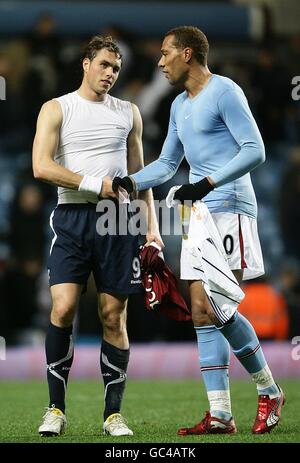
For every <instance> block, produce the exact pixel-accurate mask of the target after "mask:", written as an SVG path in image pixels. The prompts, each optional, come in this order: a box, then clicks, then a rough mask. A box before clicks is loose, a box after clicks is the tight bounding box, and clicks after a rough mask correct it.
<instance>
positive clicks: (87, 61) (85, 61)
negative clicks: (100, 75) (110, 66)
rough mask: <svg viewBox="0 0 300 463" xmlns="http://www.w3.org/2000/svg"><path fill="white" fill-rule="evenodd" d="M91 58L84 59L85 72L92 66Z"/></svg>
mask: <svg viewBox="0 0 300 463" xmlns="http://www.w3.org/2000/svg"><path fill="white" fill-rule="evenodd" d="M90 63H91V62H90V60H89V58H84V59H83V61H82V67H83V71H84V72H87V71H88V70H89V67H90Z"/></svg>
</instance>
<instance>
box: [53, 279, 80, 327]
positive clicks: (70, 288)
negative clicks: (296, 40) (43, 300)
mask: <svg viewBox="0 0 300 463" xmlns="http://www.w3.org/2000/svg"><path fill="white" fill-rule="evenodd" d="M82 288H83V285H79V284H77V283H60V284H57V285H53V286H51V287H50V294H51V298H52V312H51V321H53V322H54V323H55V322H57V321H59V320H60V321H69V322H72V320H73V318H74V315H75V312H76V309H77V307H78V303H79V299H80V296H81V293H82ZM55 324H57V323H55Z"/></svg>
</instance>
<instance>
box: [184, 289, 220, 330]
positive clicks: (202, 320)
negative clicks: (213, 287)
mask: <svg viewBox="0 0 300 463" xmlns="http://www.w3.org/2000/svg"><path fill="white" fill-rule="evenodd" d="M188 283H189V288H190V297H191V306H192V318H193V323H194V326H208V325H212V324H214V322H215V320H214V314H213V311H212V309H211V306H210V304H209V301H208V299H207V296H206V293H205V290H204V288H203V285H202V282H201V281H200V280H189V282H188Z"/></svg>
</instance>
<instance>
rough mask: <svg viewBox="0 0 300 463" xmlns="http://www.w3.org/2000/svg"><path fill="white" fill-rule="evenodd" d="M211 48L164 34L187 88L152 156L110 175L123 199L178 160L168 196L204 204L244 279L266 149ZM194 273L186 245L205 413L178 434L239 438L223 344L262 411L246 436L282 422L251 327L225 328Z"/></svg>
mask: <svg viewBox="0 0 300 463" xmlns="http://www.w3.org/2000/svg"><path fill="white" fill-rule="evenodd" d="M208 49H209V46H208V41H207V38H206V36H205V35H204V34H203V32H202V31H200V30H199V29H198V28H195V27H192V26H183V27H178V28H176V29H172V30H171V31H169V32H168V33H167V34H166V36H165V39H164V41H163V44H162V49H161V53H162V57H161V59H160V61H159V63H158V64H159V66H160V67H161V69H162V71H163V72H164V73H165V75H166V77H167V79H168V80H169V82H170V83H171V84H172V85H174V84H181V85H182V86H183V87H184V88H185V91H184V92H183V93H181V94H180V95H178V96H177V98H175V100H174V102H173V104H172V107H171V115H170V123H169V129H168V134H167V137H166V140H165V142H164V145H163V148H162V152H161V154H160V156H159V158H158V159H157V160H156V161H154V162H152V163H151V164H149V165H148V166H146V167H145V168H144V169H142V170H141V171H139V172H137V173H135V174H134V175H131V176H130V177H124V178H123V179H121V178H118V177H117V178H115V179H114V181H113V189H114V191H117V190H118V188H119V187H122V188H125V189H126V190H127V191H128V192H129V193H130V192H132V191H133V190H134V189H135V190H143V189H146V188H151V187H154V186H157V185H159V184H161V183H163V182H166V181H167V180H169V179H170V178H171V177H173V175H174V174H175V173H176V170H177V169H178V166H179V165H180V163H181V161H182V159H183V157H184V156H185V157H186V159H187V162H188V163H189V166H190V175H189V181H190V183H189V184H188V185H183V186H181V188H179V189H178V190H177V191H176V193H175V196H174V199H178V200H179V201H180V202H184V201H185V200H191V201H197V200H200V199H202V198H204V201H205V203H206V204H207V206H208V208H209V210H210V212H211V213H212V217H213V219H214V221H215V223H216V226H217V228H218V230H219V233H220V236H221V238H222V240H223V242H224V243H225V240H226V237H228V236H230V237H231V240H230V241H231V245H230V248H229V249H226V251H227V254H229V265H230V267H231V269H232V270H233V272H234V274H235V276H236V277H237V279H238V281H241V280H242V279H243V278H244V279H247V278H253V277H255V276H258V275H259V274H262V273H263V262H262V256H261V250H260V244H259V238H258V234H257V227H256V215H257V206H256V199H255V194H254V191H253V187H252V183H251V178H250V173H249V172H250V171H251V170H252V169H254V168H255V167H257V166H258V165H259V164H261V163H262V162H263V161H264V160H265V151H264V144H263V141H262V138H261V136H260V133H259V130H258V128H257V125H256V122H255V120H254V118H253V116H252V113H251V111H250V109H249V106H248V103H247V99H246V97H245V95H244V93H243V91H242V90H241V88H240V87H239V86H238V85H237V84H235V83H234V82H233V81H232V80H230V79H228V78H226V77H222V76H219V75H216V74H212V73H211V72H210V71H209V69H208V67H207V55H208ZM190 267H191V266H190ZM196 270H197V269H195V268H189V258H188V252H187V251H186V250H185V242H184V241H183V247H182V253H181V278H182V279H187V280H189V286H190V294H191V303H192V315H193V322H194V326H195V330H196V334H197V340H198V349H199V362H200V368H201V371H202V375H203V380H204V383H205V387H206V390H207V395H208V400H209V403H210V412H209V413H207V414H206V416H205V417H204V419H203V420H202V421H201V422H200V423H198V424H196V425H195V426H194V427H191V428H181V429H179V431H178V434H179V435H187V434H207V433H227V434H230V433H235V432H236V426H235V422H234V419H233V417H232V413H231V403H230V392H229V381H228V366H229V354H230V349H229V345H230V346H231V348H232V350H233V352H234V354H235V355H236V356H237V358H238V359H239V360H240V362H241V363H242V365H243V366H244V367H245V369H246V370H247V371H248V372H249V373H250V375H251V376H252V379H253V381H254V382H255V383H256V385H257V391H258V397H259V405H258V412H257V416H256V419H255V422H254V425H253V427H252V432H253V433H256V434H262V433H265V432H269V431H270V430H271V429H272V428H273V427H274V426H276V425H277V423H278V421H279V418H280V412H281V407H282V405H283V403H284V394H283V392H282V390H281V389H280V387H279V386H277V385H276V384H275V382H274V379H273V376H272V373H271V371H270V369H269V367H268V365H267V363H266V360H265V357H264V354H263V352H262V349H261V346H260V344H259V341H258V339H257V336H256V333H255V331H254V329H253V327H252V325H251V324H250V323H249V322H248V320H247V319H246V318H245V317H243V316H242V315H241V314H240V313H238V312H236V313H235V315H234V316H233V317H232V318H231V319H230V320H229V322H226V323H225V324H223V325H222V323H221V322H220V319H219V318H218V317H217V314H216V312H215V311H214V308H213V307H212V306H211V305H210V303H209V301H208V299H207V297H206V294H205V291H204V289H203V286H202V283H201V273H200V274H199V272H198V273H197V271H196ZM216 326H217V327H218V328H216Z"/></svg>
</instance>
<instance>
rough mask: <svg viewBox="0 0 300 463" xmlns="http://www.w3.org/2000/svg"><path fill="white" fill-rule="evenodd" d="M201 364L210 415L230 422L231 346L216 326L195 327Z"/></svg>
mask: <svg viewBox="0 0 300 463" xmlns="http://www.w3.org/2000/svg"><path fill="white" fill-rule="evenodd" d="M195 330H196V334H197V342H198V352H199V364H200V369H201V373H202V377H203V381H204V385H205V388H206V392H207V397H208V400H209V404H210V413H211V415H212V416H214V417H216V418H220V419H223V420H229V419H230V418H231V416H232V413H231V403H230V390H229V378H228V367H229V360H230V349H229V344H228V342H227V341H226V339H225V337H224V336H222V334H221V333H220V331H219V330H217V329H216V327H215V326H203V327H197V326H195Z"/></svg>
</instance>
